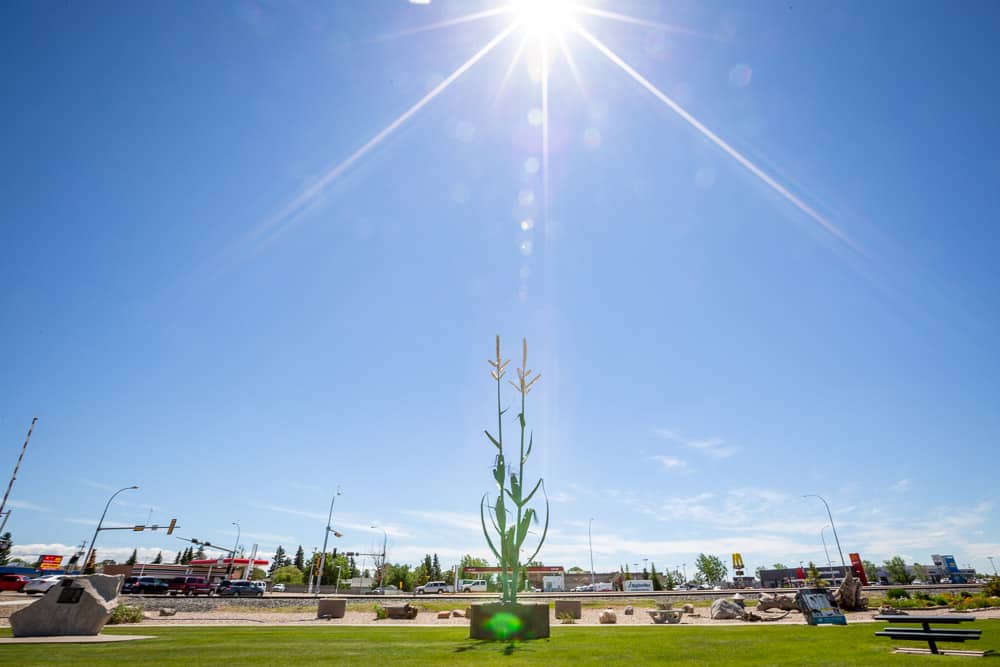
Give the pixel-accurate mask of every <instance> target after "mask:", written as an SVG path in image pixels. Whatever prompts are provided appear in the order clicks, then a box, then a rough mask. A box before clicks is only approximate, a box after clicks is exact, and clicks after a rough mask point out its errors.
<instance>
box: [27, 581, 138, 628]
mask: <svg viewBox="0 0 1000 667" xmlns="http://www.w3.org/2000/svg"><path fill="white" fill-rule="evenodd" d="M122 580H123V577H122V576H121V575H116V576H110V575H105V574H90V575H86V576H81V577H65V578H64V579H62V580H61V581H60V582H59V583H58V584H56V585H55V586H53V587H52V588H50V589H49V592H48V593H46V594H45V597H43V598H41V599H40V600H37V601H36V602H34V603H32V604H31V605H29V606H27V607H25V608H24V609H20V610H18V611H16V612H14V613H13V614H11V616H10V627H11V630H12V631H13V633H14V636H15V637H58V636H64V635H97V634H100V632H101V630H102V629H103V628H104V625H105V624H106V623H107V622H108V619H110V618H111V612H112V611H114V609H115V606H116V604H117V601H118V591H119V590H120V589H121V586H122Z"/></svg>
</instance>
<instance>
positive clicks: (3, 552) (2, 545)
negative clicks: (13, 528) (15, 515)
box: [0, 530, 14, 565]
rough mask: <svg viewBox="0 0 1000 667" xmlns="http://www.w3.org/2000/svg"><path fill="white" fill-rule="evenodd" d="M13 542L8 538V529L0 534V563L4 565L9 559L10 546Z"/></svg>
mask: <svg viewBox="0 0 1000 667" xmlns="http://www.w3.org/2000/svg"><path fill="white" fill-rule="evenodd" d="M12 546H14V543H13V542H11V540H10V531H9V530H8V531H7V532H6V533H4V534H3V535H0V565H6V564H7V562H8V561H9V560H10V548H11V547H12Z"/></svg>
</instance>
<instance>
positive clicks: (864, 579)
mask: <svg viewBox="0 0 1000 667" xmlns="http://www.w3.org/2000/svg"><path fill="white" fill-rule="evenodd" d="M848 555H849V556H850V557H851V570H853V571H854V576H855V577H857V578H858V579H860V580H861V585H862V586H867V585H868V575H867V574H865V565H864V563H862V562H861V556H860V555H858V554H848Z"/></svg>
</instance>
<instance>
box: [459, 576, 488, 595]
mask: <svg viewBox="0 0 1000 667" xmlns="http://www.w3.org/2000/svg"><path fill="white" fill-rule="evenodd" d="M460 583H461V585H460V586H459V587H458V590H459V592H461V593H485V592H486V580H485V579H462V580H461V582H460Z"/></svg>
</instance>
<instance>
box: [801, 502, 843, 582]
mask: <svg viewBox="0 0 1000 667" xmlns="http://www.w3.org/2000/svg"><path fill="white" fill-rule="evenodd" d="M802 497H803V498H819V499H820V500H822V501H823V504H824V505H825V506H826V515H827V516H828V517H830V528H832V529H833V539H834V541H835V542H836V543H837V553H839V554H840V564H841V566H843V568H844V569H845V570H846V569H847V562H846V561H844V551H843V549H841V548H840V538H839V537H837V524H835V523H834V522H833V514H832V513H831V512H830V503H828V502H826V498H824V497H823V496H820V495H817V494H815V493H807V494H806V495H804V496H802Z"/></svg>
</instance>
